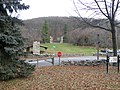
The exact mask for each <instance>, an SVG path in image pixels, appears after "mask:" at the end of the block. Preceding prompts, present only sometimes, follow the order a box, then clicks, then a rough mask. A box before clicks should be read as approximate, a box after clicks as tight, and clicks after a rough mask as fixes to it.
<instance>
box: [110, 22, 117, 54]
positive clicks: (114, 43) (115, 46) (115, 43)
mask: <svg viewBox="0 0 120 90" xmlns="http://www.w3.org/2000/svg"><path fill="white" fill-rule="evenodd" d="M111 29H112V31H111V33H112V42H113V45H112V46H113V56H117V42H116V31H115V26H114V24H112V25H111Z"/></svg>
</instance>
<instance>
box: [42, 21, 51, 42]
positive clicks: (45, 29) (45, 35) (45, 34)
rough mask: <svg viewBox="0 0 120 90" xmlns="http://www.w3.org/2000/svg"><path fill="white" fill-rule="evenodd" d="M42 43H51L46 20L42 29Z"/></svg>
mask: <svg viewBox="0 0 120 90" xmlns="http://www.w3.org/2000/svg"><path fill="white" fill-rule="evenodd" d="M42 41H43V43H49V42H50V37H49V29H48V23H47V21H46V20H45V22H44V25H43V27H42Z"/></svg>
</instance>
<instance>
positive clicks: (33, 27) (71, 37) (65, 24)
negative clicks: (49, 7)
mask: <svg viewBox="0 0 120 90" xmlns="http://www.w3.org/2000/svg"><path fill="white" fill-rule="evenodd" d="M76 18H77V19H76ZM45 21H46V22H47V27H48V34H49V36H52V37H53V38H54V40H57V38H58V37H60V36H64V35H65V33H66V36H67V41H66V42H68V43H72V44H75V45H92V46H93V45H94V46H95V44H96V42H97V39H96V38H97V34H99V36H100V46H101V47H106V46H107V47H111V46H112V45H111V34H110V33H109V32H107V31H104V30H99V29H96V28H93V27H91V26H89V25H87V24H86V23H84V22H83V21H82V20H80V19H79V20H78V17H40V18H35V19H29V20H24V24H25V25H24V26H22V27H21V31H22V34H23V36H24V37H26V38H29V41H31V42H32V41H34V40H38V41H41V42H42V38H41V35H42V33H41V32H42V29H43V26H44V24H45ZM102 22H104V20H100V19H99V20H98V19H97V20H96V19H93V20H92V23H93V24H100V23H102ZM118 34H119V30H118ZM119 41H120V39H119V37H118V43H120V42H119ZM118 45H119V44H118Z"/></svg>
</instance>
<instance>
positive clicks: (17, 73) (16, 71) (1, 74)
mask: <svg viewBox="0 0 120 90" xmlns="http://www.w3.org/2000/svg"><path fill="white" fill-rule="evenodd" d="M34 70H35V65H30V64H28V63H26V62H24V61H22V60H17V61H13V62H11V63H9V64H8V65H4V66H2V65H0V80H10V79H15V78H22V77H27V76H29V75H30V74H31V73H32V72H33V71H34Z"/></svg>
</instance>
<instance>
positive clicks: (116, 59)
mask: <svg viewBox="0 0 120 90" xmlns="http://www.w3.org/2000/svg"><path fill="white" fill-rule="evenodd" d="M119 59H120V56H119V55H118V56H113V57H109V56H108V55H107V60H106V61H107V64H106V66H107V73H108V65H109V63H117V66H118V73H119V63H120V60H119Z"/></svg>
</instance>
